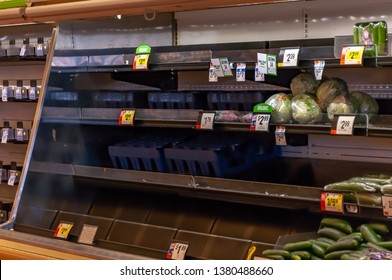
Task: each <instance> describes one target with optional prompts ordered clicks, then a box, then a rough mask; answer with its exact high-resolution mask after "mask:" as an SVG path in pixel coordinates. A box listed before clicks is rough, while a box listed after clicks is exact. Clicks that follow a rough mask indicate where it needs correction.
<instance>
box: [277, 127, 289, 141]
mask: <svg viewBox="0 0 392 280" xmlns="http://www.w3.org/2000/svg"><path fill="white" fill-rule="evenodd" d="M275 143H276V145H278V146H285V145H287V141H286V127H284V126H280V125H278V126H276V130H275Z"/></svg>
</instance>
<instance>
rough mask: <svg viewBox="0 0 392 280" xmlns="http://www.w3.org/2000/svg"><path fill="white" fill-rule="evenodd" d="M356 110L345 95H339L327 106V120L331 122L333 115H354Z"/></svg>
mask: <svg viewBox="0 0 392 280" xmlns="http://www.w3.org/2000/svg"><path fill="white" fill-rule="evenodd" d="M354 113H356V110H355V109H354V105H353V103H352V102H351V101H350V100H349V99H348V98H347V97H346V95H343V94H340V95H338V96H336V97H335V98H334V99H332V101H331V102H330V103H329V104H328V105H327V114H328V119H330V120H333V117H334V115H335V114H354Z"/></svg>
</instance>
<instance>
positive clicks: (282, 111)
mask: <svg viewBox="0 0 392 280" xmlns="http://www.w3.org/2000/svg"><path fill="white" fill-rule="evenodd" d="M265 103H266V104H268V105H270V106H271V107H272V112H271V121H272V123H275V124H282V123H288V122H289V121H290V120H291V100H290V98H289V96H288V95H287V94H285V93H276V94H273V95H272V96H271V97H270V98H268V99H267V100H266V101H265Z"/></svg>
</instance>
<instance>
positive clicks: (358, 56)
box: [340, 46, 365, 65]
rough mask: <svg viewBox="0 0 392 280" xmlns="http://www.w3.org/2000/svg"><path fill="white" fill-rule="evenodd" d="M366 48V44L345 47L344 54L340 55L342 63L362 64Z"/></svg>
mask: <svg viewBox="0 0 392 280" xmlns="http://www.w3.org/2000/svg"><path fill="white" fill-rule="evenodd" d="M364 50H365V46H347V47H343V49H342V54H341V56H340V64H342V65H362V62H363V52H364Z"/></svg>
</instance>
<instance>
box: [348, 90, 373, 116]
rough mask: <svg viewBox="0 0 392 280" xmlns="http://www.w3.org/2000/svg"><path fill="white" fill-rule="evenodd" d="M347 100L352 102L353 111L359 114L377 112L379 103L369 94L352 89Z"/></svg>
mask: <svg viewBox="0 0 392 280" xmlns="http://www.w3.org/2000/svg"><path fill="white" fill-rule="evenodd" d="M348 98H349V100H350V101H351V102H352V103H353V105H354V108H355V111H356V112H357V113H359V114H369V115H374V114H378V111H379V109H380V108H379V105H378V103H377V100H376V99H374V98H373V97H372V96H371V95H369V94H367V93H365V92H362V91H353V92H350V93H349V95H348Z"/></svg>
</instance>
